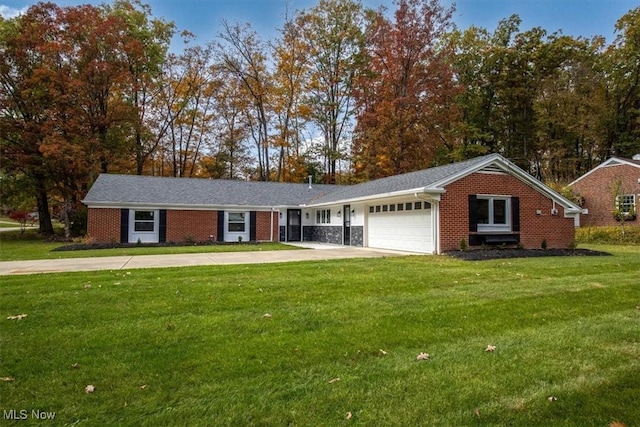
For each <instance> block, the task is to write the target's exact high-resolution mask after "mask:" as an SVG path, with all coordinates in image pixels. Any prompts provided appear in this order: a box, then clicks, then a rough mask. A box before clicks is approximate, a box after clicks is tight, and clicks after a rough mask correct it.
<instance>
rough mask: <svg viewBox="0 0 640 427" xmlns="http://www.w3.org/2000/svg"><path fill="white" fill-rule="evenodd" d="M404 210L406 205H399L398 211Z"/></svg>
mask: <svg viewBox="0 0 640 427" xmlns="http://www.w3.org/2000/svg"><path fill="white" fill-rule="evenodd" d="M403 210H404V203H398V211H403Z"/></svg>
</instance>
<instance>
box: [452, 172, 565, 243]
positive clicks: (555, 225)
mask: <svg viewBox="0 0 640 427" xmlns="http://www.w3.org/2000/svg"><path fill="white" fill-rule="evenodd" d="M445 189H446V193H444V194H443V195H442V199H441V202H440V250H441V251H447V250H456V249H460V241H461V240H462V239H464V240H465V242H466V243H467V244H468V243H469V234H470V233H469V202H468V196H469V195H470V194H492V195H502V196H517V197H519V198H520V243H521V245H522V246H523V247H524V248H532V249H539V248H540V247H541V244H542V240H543V239H546V241H547V247H548V248H566V247H567V246H569V245H570V244H571V243H572V242H573V240H574V237H575V227H574V222H573V218H564V209H563V208H562V206H560V205H558V204H556V209H557V210H558V214H557V215H551V209H552V208H553V202H552V200H551V199H549V198H548V197H546V196H544V195H543V194H541V193H539V192H538V191H536V190H535V189H533V188H531V187H529V186H528V185H526V184H525V183H523V182H522V181H520V180H519V179H517V178H515V177H513V176H511V175H498V174H485V173H474V174H471V175H469V176H467V177H465V178H462V179H460V180H458V181H456V182H454V183H452V184H449V185H447V186H446V188H445ZM536 210H540V211H541V212H542V214H541V215H537V214H536Z"/></svg>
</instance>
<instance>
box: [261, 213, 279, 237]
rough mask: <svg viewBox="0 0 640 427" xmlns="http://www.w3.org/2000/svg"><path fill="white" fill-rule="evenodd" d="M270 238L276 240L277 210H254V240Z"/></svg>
mask: <svg viewBox="0 0 640 427" xmlns="http://www.w3.org/2000/svg"><path fill="white" fill-rule="evenodd" d="M272 233H273V234H272ZM272 238H273V241H274V242H277V241H278V212H275V211H274V212H271V211H258V212H256V240H257V241H259V242H268V241H271V240H272Z"/></svg>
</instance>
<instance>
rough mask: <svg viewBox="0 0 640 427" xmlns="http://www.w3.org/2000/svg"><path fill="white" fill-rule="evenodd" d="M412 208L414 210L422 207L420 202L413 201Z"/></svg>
mask: <svg viewBox="0 0 640 427" xmlns="http://www.w3.org/2000/svg"><path fill="white" fill-rule="evenodd" d="M413 208H414V209H415V210H420V209H422V202H415V203H414V204H413Z"/></svg>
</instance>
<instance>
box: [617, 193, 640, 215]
mask: <svg viewBox="0 0 640 427" xmlns="http://www.w3.org/2000/svg"><path fill="white" fill-rule="evenodd" d="M629 199H630V200H629ZM616 209H619V210H620V213H621V214H622V215H629V213H630V212H631V211H632V209H633V213H634V215H635V214H636V212H638V211H637V209H636V195H635V194H621V195H619V196H617V197H616Z"/></svg>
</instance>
